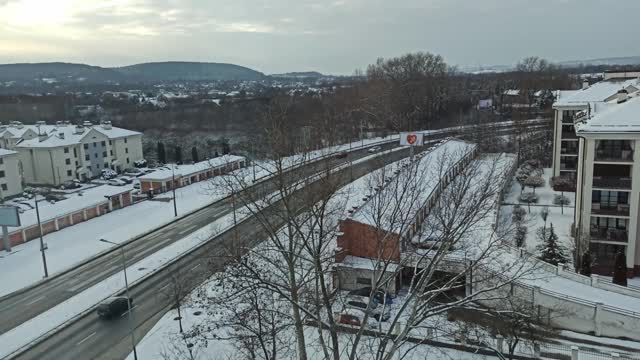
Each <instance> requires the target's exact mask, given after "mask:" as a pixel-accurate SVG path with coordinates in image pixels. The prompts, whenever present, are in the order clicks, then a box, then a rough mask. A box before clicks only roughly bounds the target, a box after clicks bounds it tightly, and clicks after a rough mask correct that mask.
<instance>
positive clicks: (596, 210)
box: [591, 203, 629, 216]
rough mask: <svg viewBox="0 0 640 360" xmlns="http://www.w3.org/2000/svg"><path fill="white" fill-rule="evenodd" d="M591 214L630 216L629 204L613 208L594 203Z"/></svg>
mask: <svg viewBox="0 0 640 360" xmlns="http://www.w3.org/2000/svg"><path fill="white" fill-rule="evenodd" d="M591 213H592V214H594V215H609V216H629V204H618V205H615V206H611V205H608V204H601V203H592V204H591Z"/></svg>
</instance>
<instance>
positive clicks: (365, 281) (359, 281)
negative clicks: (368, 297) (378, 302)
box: [356, 277, 371, 285]
mask: <svg viewBox="0 0 640 360" xmlns="http://www.w3.org/2000/svg"><path fill="white" fill-rule="evenodd" d="M356 284H360V285H371V279H369V278H360V277H359V278H356Z"/></svg>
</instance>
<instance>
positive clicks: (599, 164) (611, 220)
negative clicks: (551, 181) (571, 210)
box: [553, 73, 640, 276]
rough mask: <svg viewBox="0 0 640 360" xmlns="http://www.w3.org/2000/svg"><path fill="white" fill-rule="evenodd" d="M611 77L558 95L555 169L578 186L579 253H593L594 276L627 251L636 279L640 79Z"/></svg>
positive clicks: (639, 252) (638, 258)
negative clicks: (588, 251) (637, 151)
mask: <svg viewBox="0 0 640 360" xmlns="http://www.w3.org/2000/svg"><path fill="white" fill-rule="evenodd" d="M608 74H609V77H608V80H606V81H603V82H601V83H597V84H594V85H591V86H588V87H587V86H585V88H584V89H582V90H578V91H574V92H570V93H568V94H566V93H563V92H561V93H560V97H559V99H558V100H557V102H556V103H555V104H554V109H555V110H556V117H555V120H556V123H555V141H554V168H553V171H554V175H556V176H558V175H563V176H569V177H572V178H574V179H575V180H576V182H577V184H576V185H577V186H576V189H577V190H576V200H575V203H576V207H575V215H574V224H573V229H574V234H573V235H574V236H575V238H576V252H577V254H578V255H582V254H584V253H585V252H586V251H587V250H590V251H591V253H592V255H594V256H595V258H596V266H595V268H594V272H597V273H599V274H605V275H611V274H612V272H613V265H614V261H615V255H616V253H617V252H619V251H623V252H625V253H626V257H627V268H628V273H629V276H634V275H637V274H638V273H640V246H638V242H639V241H640V229H639V227H638V220H639V219H638V217H639V215H640V214H639V207H640V156H639V155H638V154H637V153H636V152H635V149H636V147H638V146H640V98H639V97H638V96H640V80H638V79H623V78H621V76H623V75H624V74H620V75H619V76H618V77H616V75H615V74H614V73H608ZM563 94H564V95H563Z"/></svg>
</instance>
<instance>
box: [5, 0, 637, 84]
mask: <svg viewBox="0 0 640 360" xmlns="http://www.w3.org/2000/svg"><path fill="white" fill-rule="evenodd" d="M639 14H640V1H638V0H0V63H7V62H40V61H67V62H82V63H89V64H94V65H101V66H117V65H128V64H133V63H138V62H148V61H165V60H189V61H211V62H229V63H235V64H239V65H244V66H248V67H251V68H254V69H256V70H259V71H262V72H265V73H275V72H284V71H303V70H317V71H321V72H325V73H334V74H350V73H352V72H353V70H354V69H356V68H364V67H366V65H367V64H369V63H371V62H374V61H375V59H376V58H378V57H390V56H395V55H400V54H402V53H406V52H411V51H430V52H433V53H438V54H441V55H442V56H444V57H445V59H446V61H447V62H448V63H449V64H456V65H492V64H512V63H515V62H517V61H518V60H519V59H521V58H523V57H525V56H530V55H538V56H542V57H545V58H548V59H550V60H557V61H560V60H574V59H590V58H602V57H617V56H631V55H640V45H639V44H638V37H639V35H640V30H638V24H640V21H639V19H640V17H639Z"/></svg>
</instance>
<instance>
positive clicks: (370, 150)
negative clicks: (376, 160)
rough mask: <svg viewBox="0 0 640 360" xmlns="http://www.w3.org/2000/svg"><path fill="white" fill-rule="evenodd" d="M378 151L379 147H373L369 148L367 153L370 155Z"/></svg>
mask: <svg viewBox="0 0 640 360" xmlns="http://www.w3.org/2000/svg"><path fill="white" fill-rule="evenodd" d="M380 150H382V148H381V147H380V146H374V147H370V148H369V150H367V151H369V152H370V153H375V152H378V151H380Z"/></svg>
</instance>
